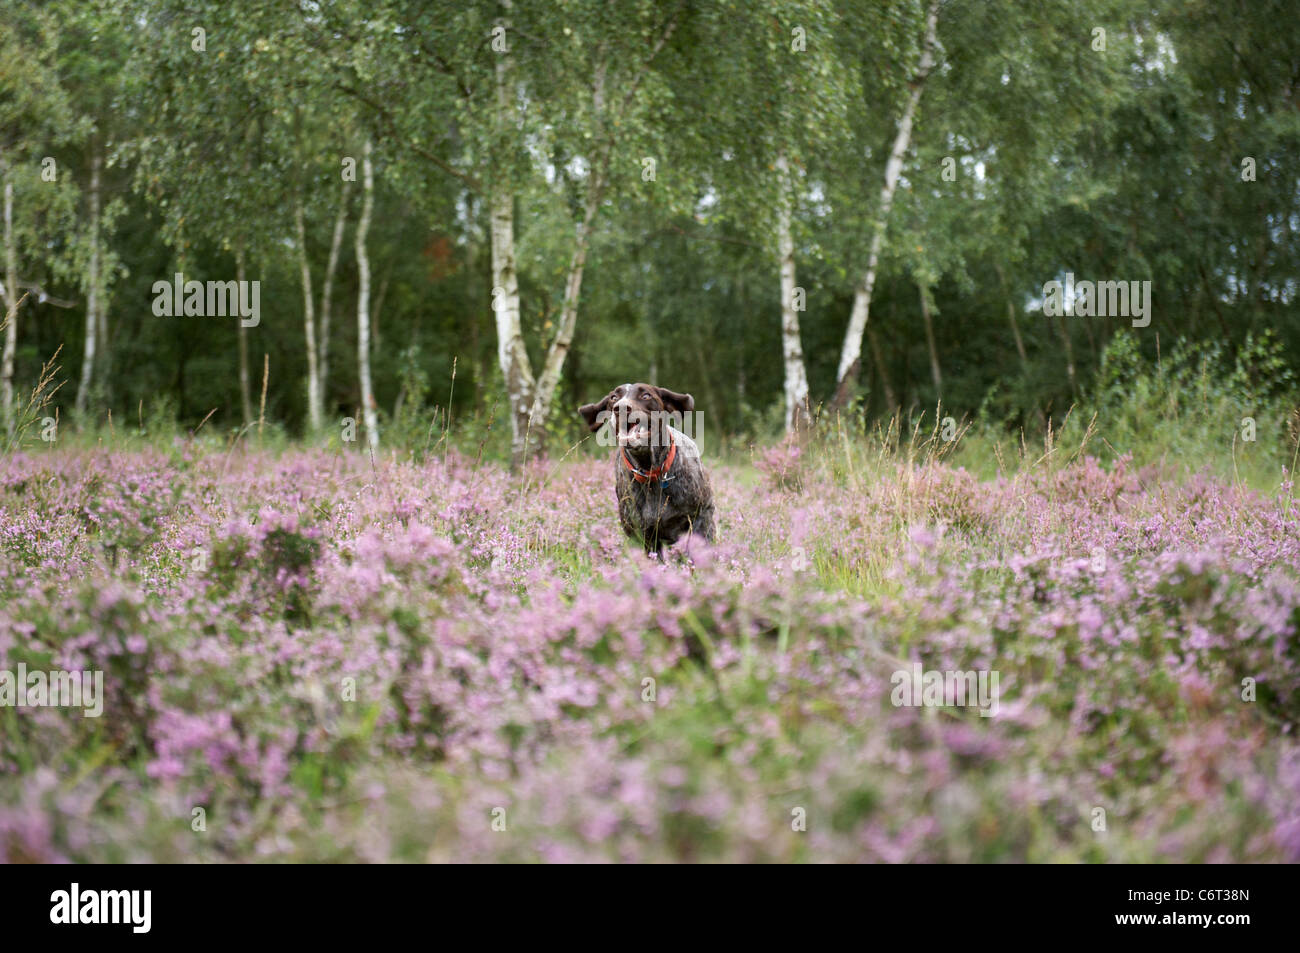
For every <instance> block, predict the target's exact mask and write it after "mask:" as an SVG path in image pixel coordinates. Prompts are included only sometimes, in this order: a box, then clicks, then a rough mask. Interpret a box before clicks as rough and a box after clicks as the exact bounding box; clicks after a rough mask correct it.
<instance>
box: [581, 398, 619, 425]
mask: <svg viewBox="0 0 1300 953" xmlns="http://www.w3.org/2000/svg"><path fill="white" fill-rule="evenodd" d="M613 397H614V394H613V392H612V391H611V392H610V393H609V394H606V395H605V399H604V400H602V401H601V402H600V403H599V404H583V405H582V406H581V407H579V408H578V413H580V414H582V419H583V420H585V421H586V422H587V429H588V430H590V431H591V432H592V433H595V432H596V431H597V430H599V429H600V427H601V424H603V423H604V422H605V419H604V418H603V417H601V416H600V414H601V412H602V411H606V410H609V402H610V401H611V400H612V399H613Z"/></svg>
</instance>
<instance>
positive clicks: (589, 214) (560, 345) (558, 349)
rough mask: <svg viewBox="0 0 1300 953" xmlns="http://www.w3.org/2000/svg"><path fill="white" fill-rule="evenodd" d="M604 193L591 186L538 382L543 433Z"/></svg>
mask: <svg viewBox="0 0 1300 953" xmlns="http://www.w3.org/2000/svg"><path fill="white" fill-rule="evenodd" d="M602 191H603V182H592V183H591V191H589V192H588V194H587V203H586V208H585V210H584V212H583V216H582V223H581V224H580V225H579V226H578V235H577V243H576V245H575V247H574V249H573V257H572V258H571V259H570V260H569V277H568V281H566V282H565V285H564V303H563V305H561V307H560V323H559V327H557V328H556V331H555V339H554V340H553V341H552V342H551V346H550V349H549V350H548V351H547V354H546V363H545V364H544V365H543V366H542V373H541V376H540V377H538V379H537V387H536V392H537V395H536V398H535V399H534V401H533V410H532V421H533V427H534V428H535V429H536V430H537V431H538V432H539V433H540V432H541V431H542V428H543V427H544V426H545V425H546V421H547V418H548V417H549V416H550V413H551V404H552V403H553V402H554V400H555V389H556V387H558V386H559V383H560V372H561V371H562V370H563V369H564V359H565V358H566V357H567V356H568V354H569V348H570V346H571V345H572V344H573V331H574V328H575V327H576V326H577V324H578V299H579V296H580V295H581V293H582V275H583V272H584V270H585V269H586V266H587V250H588V248H589V247H590V243H591V227H592V224H593V223H594V221H595V219H596V212H597V210H598V209H599V207H600V198H601V192H602Z"/></svg>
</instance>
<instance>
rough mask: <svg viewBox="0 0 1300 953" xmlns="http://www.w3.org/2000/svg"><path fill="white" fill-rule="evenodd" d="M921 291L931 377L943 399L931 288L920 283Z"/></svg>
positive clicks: (935, 391)
mask: <svg viewBox="0 0 1300 953" xmlns="http://www.w3.org/2000/svg"><path fill="white" fill-rule="evenodd" d="M916 287H917V289H918V290H919V291H920V292H921V320H922V321H924V322H925V343H926V346H927V347H928V348H929V350H930V379H931V380H933V381H934V393H935V397H937V398H938V399H939V400H940V401H942V400H943V375H942V374H941V373H940V372H939V349H938V348H937V347H936V346H935V343H934V321H933V320H932V319H931V317H930V290H929V289H928V288H926V287H925V286H924V285H920V284H918V285H917V286H916Z"/></svg>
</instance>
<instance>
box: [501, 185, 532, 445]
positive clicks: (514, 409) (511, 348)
mask: <svg viewBox="0 0 1300 953" xmlns="http://www.w3.org/2000/svg"><path fill="white" fill-rule="evenodd" d="M491 214H492V308H493V310H494V311H495V312H496V325H497V360H498V361H499V362H500V365H501V375H502V377H503V378H504V379H505V385H506V397H507V399H508V400H509V402H510V460H511V465H512V466H514V467H519V466H521V465H522V464H523V462H524V459H525V458H526V456H527V453H528V432H529V420H530V417H531V414H530V411H531V409H532V405H533V371H532V368H531V367H529V365H528V351H527V349H526V348H525V347H524V333H523V327H522V325H521V324H520V319H519V282H518V276H517V274H516V272H515V232H514V199H513V197H512V196H511V195H510V194H509V193H508V192H506V191H504V190H503V189H501V188H500V187H498V188H497V189H496V190H494V191H493V193H492V213H491Z"/></svg>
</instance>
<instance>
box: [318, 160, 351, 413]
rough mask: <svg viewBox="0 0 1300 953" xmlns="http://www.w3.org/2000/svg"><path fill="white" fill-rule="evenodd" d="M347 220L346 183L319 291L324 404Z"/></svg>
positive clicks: (327, 389)
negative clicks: (336, 278)
mask: <svg viewBox="0 0 1300 953" xmlns="http://www.w3.org/2000/svg"><path fill="white" fill-rule="evenodd" d="M347 218H348V183H346V182H344V183H343V185H342V188H341V189H340V191H339V212H338V215H337V216H336V217H335V219H334V237H333V238H332V239H331V240H330V257H329V262H328V263H327V264H326V265H325V283H324V284H323V285H322V286H321V291H320V392H321V402H322V403H324V401H325V399H326V395H327V393H328V391H329V380H330V320H331V318H332V317H333V314H332V312H333V310H334V304H333V301H332V298H333V296H334V272H335V271H336V270H337V269H338V264H339V249H340V248H342V246H343V229H344V227H345V226H346V225H347Z"/></svg>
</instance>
